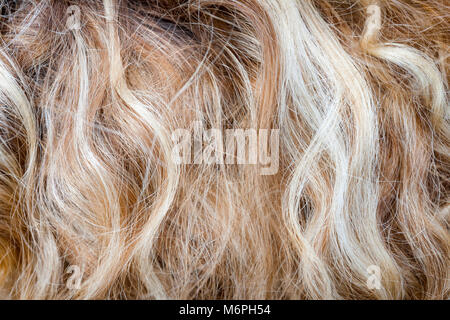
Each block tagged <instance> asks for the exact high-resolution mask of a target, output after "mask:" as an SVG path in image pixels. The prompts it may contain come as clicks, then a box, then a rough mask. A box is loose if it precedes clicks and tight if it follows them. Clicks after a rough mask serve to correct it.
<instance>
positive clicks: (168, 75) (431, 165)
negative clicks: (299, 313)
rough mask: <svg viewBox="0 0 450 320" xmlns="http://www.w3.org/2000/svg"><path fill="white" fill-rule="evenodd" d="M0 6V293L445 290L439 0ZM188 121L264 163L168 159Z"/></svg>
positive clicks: (136, 295)
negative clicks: (254, 150)
mask: <svg viewBox="0 0 450 320" xmlns="http://www.w3.org/2000/svg"><path fill="white" fill-rule="evenodd" d="M0 5H1V17H0V297H2V298H6V299H448V298H449V259H450V256H449V253H450V248H449V246H450V235H449V214H450V141H449V140H450V132H449V131H450V127H449V105H448V79H449V64H448V60H449V56H450V55H449V37H450V36H449V35H450V19H449V14H450V7H449V6H448V2H447V1H445V0H441V1H440V0H426V1H419V0H410V1H407V0H389V1H388V0H379V1H375V0H374V1H370V0H366V1H362V0H361V1H356V0H342V1H333V0H302V1H300V0H242V1H237V0H148V1H131V0H104V1H94V0H90V1H61V0H41V1H35V0H29V1H25V0H18V1H4V0H0ZM72 5H76V6H77V7H76V8H78V9H79V12H78V17H79V19H80V20H79V26H78V27H70V24H68V23H67V21H71V20H68V19H69V18H73V16H72V17H69V16H68V11H67V10H68V8H69V6H72ZM75 26H76V25H75ZM199 121H200V122H201V123H202V124H203V125H204V127H205V128H219V129H221V130H225V129H232V128H254V129H280V132H279V139H280V141H279V145H280V154H279V170H278V172H277V173H276V174H274V175H261V174H260V172H259V167H260V165H258V164H257V165H199V164H193V165H177V164H175V163H174V162H173V161H172V160H171V159H172V158H171V157H172V148H173V144H174V142H173V141H172V139H171V134H172V132H173V130H176V129H177V128H191V127H192V125H193V124H194V123H195V122H199ZM70 266H79V267H80V268H82V270H83V274H82V281H81V282H80V285H79V286H78V287H77V288H75V289H73V288H70V287H69V286H67V285H66V283H67V281H68V280H69V278H70V276H71V274H70V273H68V272H67V270H68V268H69V267H70ZM370 266H377V267H378V268H379V270H380V275H381V277H380V286H379V288H375V289H370V288H368V285H367V279H368V277H369V276H370V275H369V274H368V271H367V270H368V268H369V267H370Z"/></svg>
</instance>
